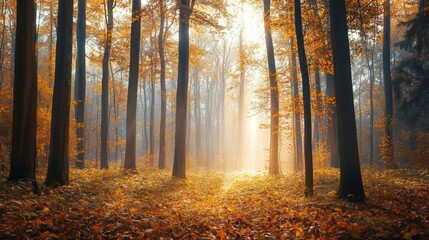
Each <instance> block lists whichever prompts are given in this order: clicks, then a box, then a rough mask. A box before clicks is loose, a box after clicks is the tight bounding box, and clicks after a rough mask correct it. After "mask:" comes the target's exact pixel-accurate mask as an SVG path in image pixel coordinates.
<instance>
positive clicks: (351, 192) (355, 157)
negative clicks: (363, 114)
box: [329, 0, 365, 201]
mask: <svg viewBox="0 0 429 240" xmlns="http://www.w3.org/2000/svg"><path fill="white" fill-rule="evenodd" d="M329 9H330V10H329V15H330V24H331V39H332V53H333V58H334V73H335V76H334V85H335V96H336V103H337V105H336V106H337V118H338V146H339V153H340V187H339V191H338V196H339V197H341V198H347V199H349V200H350V201H364V200H365V193H364V190H363V184H362V177H361V171H360V165H359V153H358V146H357V136H356V122H355V111H354V103H353V87H352V74H351V65H350V49H349V40H348V32H347V21H346V20H347V18H346V4H345V0H330V1H329Z"/></svg>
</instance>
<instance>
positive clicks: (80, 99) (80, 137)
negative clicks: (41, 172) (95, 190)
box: [74, 0, 86, 169]
mask: <svg viewBox="0 0 429 240" xmlns="http://www.w3.org/2000/svg"><path fill="white" fill-rule="evenodd" d="M76 40H77V58H76V73H75V76H76V77H75V85H74V87H75V90H74V93H75V94H74V99H75V101H76V105H75V119H76V124H77V128H76V137H77V149H76V151H77V153H78V154H77V158H76V164H75V166H76V167H77V168H80V169H83V168H84V167H85V126H84V125H85V95H86V94H85V93H86V63H85V62H86V61H85V46H86V43H85V42H86V0H78V15H77V30H76Z"/></svg>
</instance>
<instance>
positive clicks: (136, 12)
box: [124, 0, 141, 169]
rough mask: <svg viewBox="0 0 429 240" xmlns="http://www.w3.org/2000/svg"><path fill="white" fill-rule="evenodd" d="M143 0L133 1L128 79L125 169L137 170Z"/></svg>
mask: <svg viewBox="0 0 429 240" xmlns="http://www.w3.org/2000/svg"><path fill="white" fill-rule="evenodd" d="M140 12H141V0H133V5H132V17H131V19H132V23H131V48H130V74H129V79H128V97H127V120H126V125H127V126H126V128H127V129H126V146H125V162H124V168H125V169H136V113H137V86H138V79H139V56H140V54H139V53H140V25H141V15H140Z"/></svg>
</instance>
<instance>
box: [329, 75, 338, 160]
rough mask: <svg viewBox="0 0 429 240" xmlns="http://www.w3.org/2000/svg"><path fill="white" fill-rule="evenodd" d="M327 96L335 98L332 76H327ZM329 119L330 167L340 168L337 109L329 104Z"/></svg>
mask: <svg viewBox="0 0 429 240" xmlns="http://www.w3.org/2000/svg"><path fill="white" fill-rule="evenodd" d="M326 96H327V97H329V98H331V99H332V98H335V86H334V76H332V75H331V74H327V75H326ZM327 104H328V106H327V109H329V110H328V114H329V115H328V119H329V121H330V123H329V125H328V129H327V135H328V140H327V141H326V144H327V147H328V148H329V149H330V154H331V161H330V166H331V167H333V168H339V167H340V153H339V151H338V121H337V108H336V106H335V105H331V104H330V103H327Z"/></svg>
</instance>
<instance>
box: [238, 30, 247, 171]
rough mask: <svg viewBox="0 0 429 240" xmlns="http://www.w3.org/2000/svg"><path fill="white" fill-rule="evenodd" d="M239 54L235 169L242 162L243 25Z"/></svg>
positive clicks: (244, 73) (244, 70)
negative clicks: (236, 162)
mask: <svg viewBox="0 0 429 240" xmlns="http://www.w3.org/2000/svg"><path fill="white" fill-rule="evenodd" d="M238 49H239V50H238V51H239V54H240V59H239V61H240V64H239V70H240V90H239V93H238V158H237V161H238V164H237V165H238V166H236V168H237V169H240V167H241V166H242V164H243V158H244V157H243V147H244V146H243V133H244V126H243V124H244V121H243V120H244V81H245V77H246V76H245V75H246V69H245V58H244V57H245V53H244V49H243V26H241V27H240V36H239V48H238Z"/></svg>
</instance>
